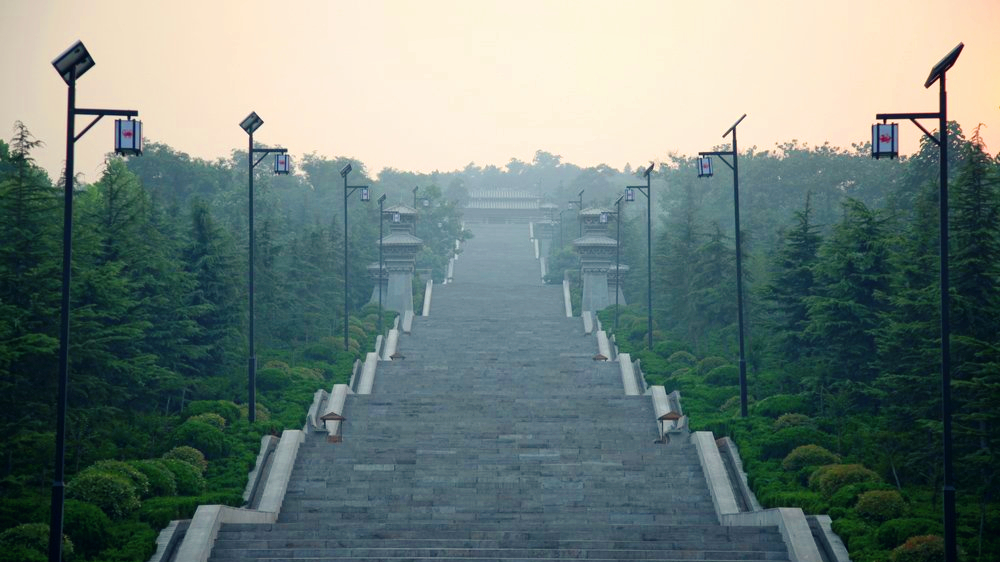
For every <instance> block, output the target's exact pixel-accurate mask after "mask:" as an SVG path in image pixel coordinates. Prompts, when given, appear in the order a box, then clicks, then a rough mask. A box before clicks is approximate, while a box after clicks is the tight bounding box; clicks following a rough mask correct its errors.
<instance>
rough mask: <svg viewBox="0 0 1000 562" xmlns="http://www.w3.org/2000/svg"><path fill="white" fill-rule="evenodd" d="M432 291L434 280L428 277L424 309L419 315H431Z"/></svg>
mask: <svg viewBox="0 0 1000 562" xmlns="http://www.w3.org/2000/svg"><path fill="white" fill-rule="evenodd" d="M456 243H457V241H456ZM433 292H434V280H433V279H428V280H427V287H426V288H425V289H424V309H423V310H422V311H421V312H420V315H421V316H430V315H431V294H432V293H433Z"/></svg>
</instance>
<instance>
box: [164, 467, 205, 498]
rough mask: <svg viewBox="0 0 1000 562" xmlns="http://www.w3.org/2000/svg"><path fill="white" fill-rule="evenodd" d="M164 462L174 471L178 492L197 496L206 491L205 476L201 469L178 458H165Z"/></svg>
mask: <svg viewBox="0 0 1000 562" xmlns="http://www.w3.org/2000/svg"><path fill="white" fill-rule="evenodd" d="M162 462H163V464H164V465H165V466H166V467H167V469H168V470H170V472H171V473H173V475H174V480H175V481H176V482H177V493H178V494H180V495H183V496H196V495H198V494H200V493H202V492H204V491H205V477H204V476H202V475H201V470H200V469H198V468H197V467H195V466H194V465H192V464H190V463H187V462H184V461H182V460H178V459H164V460H163V461H162Z"/></svg>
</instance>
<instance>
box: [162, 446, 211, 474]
mask: <svg viewBox="0 0 1000 562" xmlns="http://www.w3.org/2000/svg"><path fill="white" fill-rule="evenodd" d="M163 459H164V460H167V459H176V460H179V461H184V462H186V463H188V464H189V465H191V466H193V467H195V468H196V469H198V474H204V473H205V469H206V468H208V461H206V460H205V455H203V454H202V452H201V451H199V450H198V449H195V448H194V447H188V446H180V447H174V448H173V449H170V450H169V451H167V452H166V453H163ZM167 468H168V469H169V468H170V467H169V466H168V467H167Z"/></svg>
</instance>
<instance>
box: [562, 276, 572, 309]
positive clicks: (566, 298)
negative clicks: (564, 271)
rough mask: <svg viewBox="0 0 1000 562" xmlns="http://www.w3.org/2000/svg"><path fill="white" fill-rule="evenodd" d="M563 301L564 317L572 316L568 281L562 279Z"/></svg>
mask: <svg viewBox="0 0 1000 562" xmlns="http://www.w3.org/2000/svg"><path fill="white" fill-rule="evenodd" d="M563 302H565V304H566V318H572V317H573V301H571V300H570V298H569V281H568V280H566V279H563Z"/></svg>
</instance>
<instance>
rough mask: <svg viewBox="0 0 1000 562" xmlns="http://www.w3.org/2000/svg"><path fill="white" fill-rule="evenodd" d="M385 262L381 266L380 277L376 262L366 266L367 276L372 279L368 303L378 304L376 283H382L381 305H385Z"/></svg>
mask: <svg viewBox="0 0 1000 562" xmlns="http://www.w3.org/2000/svg"><path fill="white" fill-rule="evenodd" d="M384 266H385V264H383V267H382V275H381V279H379V277H380V276H379V274H378V262H375V263H372V264H370V265H369V266H368V276H369V277H371V279H372V285H373V286H372V298H371V299H369V300H368V302H369V303H370V304H378V284H379V282H380V281H381V283H382V305H383V306H385V296H386V295H387V294H389V276H388V275H386V271H385V267H384Z"/></svg>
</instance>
